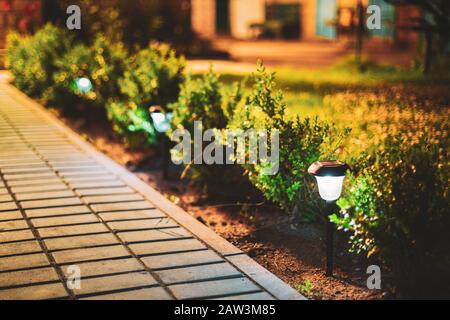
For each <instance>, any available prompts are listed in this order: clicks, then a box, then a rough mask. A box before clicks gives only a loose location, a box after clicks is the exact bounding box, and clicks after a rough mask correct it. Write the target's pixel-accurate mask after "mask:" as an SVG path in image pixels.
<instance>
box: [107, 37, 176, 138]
mask: <svg viewBox="0 0 450 320" xmlns="http://www.w3.org/2000/svg"><path fill="white" fill-rule="evenodd" d="M127 64H128V68H127V70H126V72H125V73H124V75H123V77H121V78H120V79H118V85H119V88H120V94H121V98H120V99H118V100H113V101H111V102H110V103H108V105H107V111H108V116H109V118H110V119H111V121H112V122H113V124H114V128H115V130H116V131H117V132H118V133H119V134H121V135H123V136H124V137H125V140H126V141H127V143H128V144H129V145H130V146H139V145H142V143H143V142H144V141H147V142H148V143H149V144H151V145H154V144H156V143H157V141H158V140H157V132H156V131H155V129H154V127H153V124H152V121H151V117H150V112H149V108H150V107H152V106H158V107H160V109H162V110H163V111H168V105H169V104H170V103H171V102H174V101H176V99H177V97H178V95H179V91H180V86H181V84H182V83H183V81H184V73H183V72H184V67H185V61H184V58H183V57H177V55H176V53H175V51H174V50H173V49H172V48H171V47H170V46H168V45H167V44H161V45H152V46H151V47H150V48H148V49H144V50H141V51H139V52H138V53H137V54H136V55H135V56H133V57H132V58H131V59H129V61H128V63H127Z"/></svg>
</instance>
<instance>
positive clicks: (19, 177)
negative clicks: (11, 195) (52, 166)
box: [4, 171, 56, 181]
mask: <svg viewBox="0 0 450 320" xmlns="http://www.w3.org/2000/svg"><path fill="white" fill-rule="evenodd" d="M53 177H56V174H55V173H54V172H52V171H49V172H47V173H45V172H39V173H23V174H5V175H4V178H5V180H7V181H15V180H27V179H30V180H32V179H34V180H37V179H48V178H53Z"/></svg>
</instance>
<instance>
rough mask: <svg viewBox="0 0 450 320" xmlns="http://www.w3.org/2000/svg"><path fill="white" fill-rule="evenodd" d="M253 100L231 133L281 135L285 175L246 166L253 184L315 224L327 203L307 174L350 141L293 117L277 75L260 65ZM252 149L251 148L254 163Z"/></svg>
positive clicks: (327, 128)
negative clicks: (237, 131) (315, 165)
mask: <svg viewBox="0 0 450 320" xmlns="http://www.w3.org/2000/svg"><path fill="white" fill-rule="evenodd" d="M255 83H256V84H255V86H254V89H253V92H252V94H251V95H250V96H249V97H248V98H247V101H246V103H245V105H240V106H239V108H240V109H237V110H235V111H234V112H233V116H232V120H231V122H230V125H229V127H230V128H233V129H237V128H242V129H244V130H247V129H256V130H265V131H266V132H269V131H271V130H277V131H278V132H279V163H280V165H279V170H278V173H277V174H275V175H264V174H263V173H264V171H265V169H267V168H266V167H265V165H264V164H261V163H260V164H256V165H244V168H245V169H246V171H247V173H248V176H249V178H250V181H251V182H252V183H253V184H254V185H255V186H256V187H257V188H258V189H260V190H261V191H262V192H263V194H264V196H265V197H266V198H267V199H268V200H270V201H273V202H274V203H276V204H278V205H279V206H280V207H281V208H282V209H284V210H286V211H287V212H290V213H296V214H300V215H301V216H302V217H303V218H304V219H307V220H311V219H315V218H316V215H317V213H320V212H321V210H320V209H318V208H321V205H322V204H321V201H319V200H318V197H316V195H314V194H313V188H314V182H313V181H311V178H310V177H309V175H308V173H307V170H308V167H309V166H310V165H311V164H312V163H313V162H315V161H317V160H319V159H325V158H334V157H335V155H334V152H335V150H336V149H337V147H338V146H339V145H340V142H341V140H342V138H343V137H344V135H345V130H343V131H342V132H339V131H338V130H336V129H334V127H333V126H332V125H330V124H328V123H325V122H320V121H319V120H318V119H317V118H315V119H309V118H306V119H301V118H300V117H299V116H296V117H291V116H289V115H288V114H287V111H286V105H285V103H284V101H283V95H282V93H281V91H277V90H276V86H275V74H274V73H267V72H266V70H265V68H264V66H263V65H261V64H260V65H259V69H258V74H257V75H256V77H255ZM248 152H249V149H248V148H247V155H246V157H247V158H248V156H249V155H248Z"/></svg>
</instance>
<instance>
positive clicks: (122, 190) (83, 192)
mask: <svg viewBox="0 0 450 320" xmlns="http://www.w3.org/2000/svg"><path fill="white" fill-rule="evenodd" d="M132 193H135V191H134V190H133V189H131V188H130V187H118V188H94V189H80V190H78V191H77V194H79V195H80V196H95V195H111V194H132Z"/></svg>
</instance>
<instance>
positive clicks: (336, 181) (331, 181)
mask: <svg viewBox="0 0 450 320" xmlns="http://www.w3.org/2000/svg"><path fill="white" fill-rule="evenodd" d="M348 169H349V167H348V166H347V165H346V164H345V163H343V162H340V161H337V160H325V161H317V162H315V163H313V164H312V165H311V166H310V167H309V169H308V172H309V173H310V174H312V175H313V176H314V177H316V180H317V185H318V187H319V194H320V197H321V198H322V199H323V200H326V201H336V200H338V199H339V198H340V196H341V193H342V187H343V184H344V179H345V173H346V171H347V170H348Z"/></svg>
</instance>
